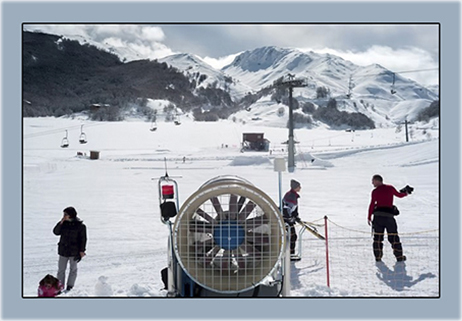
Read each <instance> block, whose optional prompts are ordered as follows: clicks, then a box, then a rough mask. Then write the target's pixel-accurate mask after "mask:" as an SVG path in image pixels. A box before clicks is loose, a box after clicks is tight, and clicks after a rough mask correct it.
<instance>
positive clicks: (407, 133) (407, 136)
mask: <svg viewBox="0 0 462 321" xmlns="http://www.w3.org/2000/svg"><path fill="white" fill-rule="evenodd" d="M404 127H406V143H408V142H409V131H408V130H407V118H406V119H405V120H404Z"/></svg>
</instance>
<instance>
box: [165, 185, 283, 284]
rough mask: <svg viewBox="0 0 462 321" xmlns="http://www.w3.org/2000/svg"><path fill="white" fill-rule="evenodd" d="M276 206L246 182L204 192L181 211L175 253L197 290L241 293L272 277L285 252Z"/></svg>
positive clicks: (217, 186) (178, 218) (281, 225)
mask: <svg viewBox="0 0 462 321" xmlns="http://www.w3.org/2000/svg"><path fill="white" fill-rule="evenodd" d="M284 234H285V231H284V223H283V220H282V217H281V216H280V213H279V211H278V208H277V206H276V205H275V204H274V202H273V201H272V200H271V199H270V198H269V197H268V196H267V195H266V194H265V193H263V192H262V191H260V190H259V189H257V188H256V187H254V186H253V185H249V184H247V183H244V182H239V181H234V182H233V183H229V182H217V183H214V184H210V185H207V186H203V187H201V188H200V189H199V190H198V191H197V192H196V193H195V194H193V195H192V196H191V197H190V198H189V199H188V200H187V201H186V202H185V203H184V204H183V207H182V208H181V209H180V212H179V214H178V217H177V220H176V222H175V227H174V247H175V252H176V255H177V257H178V260H179V263H180V265H181V266H182V267H183V269H184V270H185V272H186V273H187V274H188V275H189V276H190V277H191V278H192V279H194V280H195V281H196V282H197V283H198V284H200V285H202V286H203V287H205V288H208V289H210V290H213V291H217V292H225V293H226V292H242V291H245V290H248V289H251V288H253V287H255V286H257V285H258V284H260V283H261V281H263V280H264V279H265V278H266V277H267V276H268V275H271V274H272V273H273V271H274V270H275V269H276V267H277V263H278V262H279V260H280V259H281V256H282V249H283V248H284V247H283V246H284V242H285V237H284Z"/></svg>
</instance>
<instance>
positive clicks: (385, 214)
mask: <svg viewBox="0 0 462 321" xmlns="http://www.w3.org/2000/svg"><path fill="white" fill-rule="evenodd" d="M372 185H374V187H375V189H374V190H373V191H372V194H371V203H370V204H369V213H368V216H367V222H368V224H369V225H371V224H372V228H373V231H374V232H373V234H374V242H373V245H372V247H373V251H374V256H375V260H376V262H380V261H382V256H383V239H384V232H385V230H387V234H388V241H389V242H390V243H391V247H392V249H393V254H394V255H395V257H396V260H397V261H398V262H401V261H405V260H406V256H404V255H403V247H402V245H401V241H400V239H399V236H398V225H397V224H396V220H395V218H394V216H395V215H398V214H399V211H398V209H397V208H396V206H394V205H393V196H396V197H399V198H402V197H405V196H407V195H408V194H411V193H412V191H413V190H414V189H413V188H412V187H410V186H406V187H405V188H403V189H402V190H400V191H399V192H398V191H397V190H396V188H394V187H393V186H392V185H386V184H384V183H383V178H382V176H380V175H374V176H373V177H372ZM372 215H374V219H373V220H371V218H372Z"/></svg>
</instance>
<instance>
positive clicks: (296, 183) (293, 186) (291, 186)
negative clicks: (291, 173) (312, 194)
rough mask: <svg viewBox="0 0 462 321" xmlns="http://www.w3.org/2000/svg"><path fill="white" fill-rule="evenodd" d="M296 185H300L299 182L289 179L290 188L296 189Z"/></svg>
mask: <svg viewBox="0 0 462 321" xmlns="http://www.w3.org/2000/svg"><path fill="white" fill-rule="evenodd" d="M297 187H301V185H300V183H299V182H297V181H296V180H295V179H291V180H290V188H291V189H296V188H297Z"/></svg>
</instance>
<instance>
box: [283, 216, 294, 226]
mask: <svg viewBox="0 0 462 321" xmlns="http://www.w3.org/2000/svg"><path fill="white" fill-rule="evenodd" d="M295 220H296V217H295V216H290V217H284V221H285V222H286V223H287V224H289V225H290V226H293V225H295Z"/></svg>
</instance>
